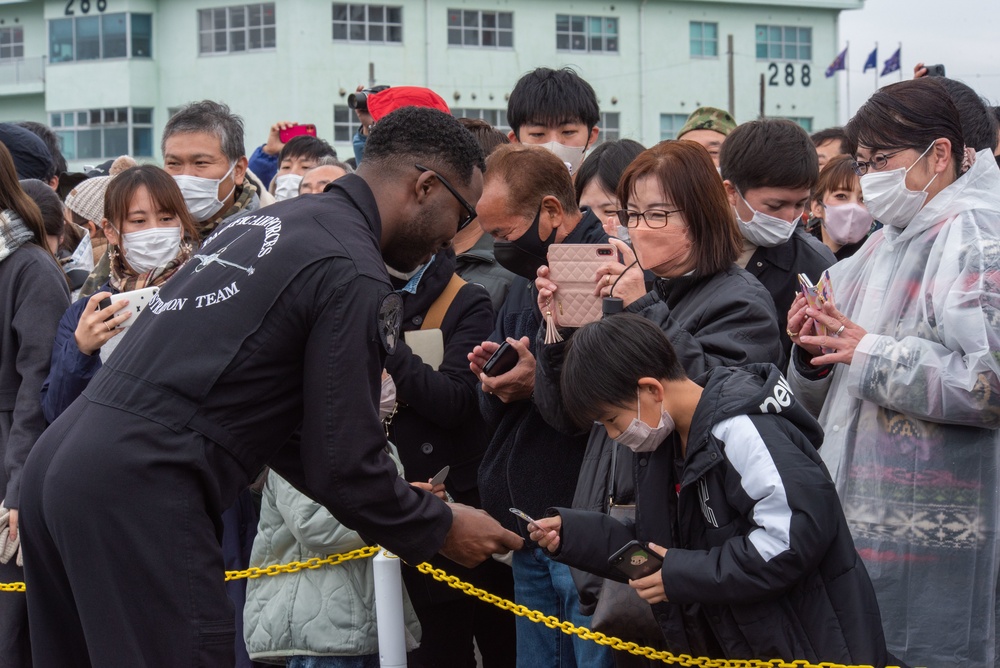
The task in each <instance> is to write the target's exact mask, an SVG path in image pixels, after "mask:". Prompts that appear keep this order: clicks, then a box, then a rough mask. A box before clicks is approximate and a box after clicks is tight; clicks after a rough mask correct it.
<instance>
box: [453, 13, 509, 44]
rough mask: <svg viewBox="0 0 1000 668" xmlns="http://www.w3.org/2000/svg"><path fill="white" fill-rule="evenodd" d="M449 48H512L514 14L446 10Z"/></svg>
mask: <svg viewBox="0 0 1000 668" xmlns="http://www.w3.org/2000/svg"><path fill="white" fill-rule="evenodd" d="M448 44H449V45H450V46H482V47H487V48H494V49H496V48H504V49H510V48H513V47H514V13H513V12H485V11H479V10H475V9H472V10H469V9H449V10H448Z"/></svg>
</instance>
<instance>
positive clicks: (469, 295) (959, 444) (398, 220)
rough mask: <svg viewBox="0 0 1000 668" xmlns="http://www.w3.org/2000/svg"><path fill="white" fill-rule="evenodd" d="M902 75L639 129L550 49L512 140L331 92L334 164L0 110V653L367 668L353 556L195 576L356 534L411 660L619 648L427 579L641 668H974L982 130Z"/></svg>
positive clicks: (365, 585) (974, 118)
mask: <svg viewBox="0 0 1000 668" xmlns="http://www.w3.org/2000/svg"><path fill="white" fill-rule="evenodd" d="M925 74H926V71H925V70H923V69H922V68H921V67H920V66H919V65H918V67H917V69H916V70H915V75H916V76H915V78H914V79H913V80H910V81H904V82H900V83H896V84H892V85H890V86H887V87H885V88H883V89H881V90H879V91H877V92H876V93H875V94H874V95H872V97H871V98H870V99H869V100H867V101H866V102H865V103H864V104H863V105H862V106H861V108H860V109H859V110H858V111H857V113H856V114H855V115H854V117H853V118H852V119H851V120H850V121H849V122H848V123H847V125H846V126H845V127H843V128H830V129H826V130H823V131H821V132H818V133H816V134H815V135H813V136H811V137H810V136H809V135H808V134H807V133H806V132H805V131H804V130H803V129H802V128H801V127H800V126H798V125H796V124H795V123H793V122H791V121H788V120H780V119H768V118H761V119H757V120H752V121H748V122H745V123H742V124H737V122H736V121H735V119H734V118H733V117H732V116H731V115H730V114H729V113H727V112H725V111H723V110H721V109H715V108H711V107H703V108H700V109H698V110H696V111H695V112H693V113H692V114H691V116H690V117H689V119H688V122H687V123H686V124H685V125H684V127H683V128H682V129H681V130H680V132H679V134H678V136H677V139H673V140H666V141H662V142H660V143H658V144H656V145H655V146H652V147H649V148H646V147H644V146H642V145H641V144H639V143H638V142H636V141H632V140H630V139H621V140H605V141H602V139H603V138H602V137H601V129H600V127H598V122H599V118H600V113H599V109H598V104H597V99H596V95H595V94H594V91H593V89H592V88H591V86H590V85H589V84H588V83H587V82H586V81H585V80H584V79H583V78H581V77H580V76H579V75H578V74H577V73H576V72H574V71H572V70H569V69H563V70H552V69H548V68H539V69H537V70H534V71H531V72H529V73H527V74H525V75H524V76H523V77H521V78H520V79H519V80H518V81H517V82H516V84H515V85H514V87H513V89H512V90H511V93H510V95H509V99H508V113H507V120H508V123H509V124H510V128H511V129H510V131H509V132H507V133H504V132H501V131H500V130H498V129H496V128H494V127H492V126H490V125H489V124H488V123H486V122H484V121H482V120H479V119H455V118H453V117H452V116H451V114H450V110H449V108H448V106H447V104H446V103H445V101H444V100H443V99H442V98H441V97H440V96H438V95H437V94H436V93H434V92H433V91H431V90H428V89H425V88H419V87H413V86H394V87H376V88H375V89H370V90H362V89H360V88H359V91H358V99H360V100H362V102H361V103H359V104H358V105H357V107H358V108H357V110H356V111H357V114H358V118H359V121H360V124H361V125H360V129H359V131H358V133H357V136H356V137H355V139H354V149H355V150H354V153H355V155H354V156H352V157H350V158H349V159H343V158H341V157H340V156H338V155H337V152H336V151H335V150H334V148H333V147H332V146H331V145H330V144H328V143H327V142H326V141H324V140H323V139H322V138H320V137H317V136H315V134H313V133H309V132H299V130H305V128H303V127H301V126H299V125H298V124H297V123H294V122H292V121H286V120H282V121H277V122H275V123H274V125H273V126H272V127H271V129H270V132H269V134H268V136H267V137H266V140H265V141H264V142H263V143H262V144H260V145H258V146H256V148H254V150H252V151H250V155H249V156H248V155H247V153H248V152H247V146H246V141H245V137H244V128H243V124H242V121H241V119H240V117H239V116H238V115H237V114H236V113H235V112H234V111H233V110H231V109H230V108H229V107H228V106H226V105H225V104H223V103H222V102H217V101H210V100H205V101H201V102H195V103H192V104H189V105H187V106H185V107H183V108H181V109H180V110H179V111H177V113H176V114H175V115H174V116H172V117H171V119H170V120H169V122H168V123H167V125H166V127H165V129H164V132H163V137H162V142H161V148H162V154H163V164H162V166H160V165H153V164H143V165H139V164H137V163H136V161H135V160H133V159H132V158H130V157H129V156H121V157H119V158H117V159H114V160H109V161H108V162H106V163H104V164H102V165H98V166H96V167H94V168H93V169H90V170H88V171H87V172H86V173H73V172H69V171H67V166H66V162H65V160H64V159H63V158H62V156H61V154H60V152H59V146H58V141H57V139H56V137H55V135H54V133H53V132H52V130H51V129H50V128H47V127H46V126H44V125H41V124H38V123H31V122H25V123H19V124H9V123H4V124H0V294H2V295H3V297H4V298H3V300H0V315H2V318H3V320H2V329H0V453H2V456H3V464H4V465H3V468H2V470H0V482H2V483H3V486H2V487H0V491H2V495H3V503H2V505H0V581H2V582H18V581H24V582H25V583H26V593H13V592H7V593H0V628H2V629H3V630H4V631H5V633H3V634H0V666H17V667H21V666H31V665H34V666H42V667H49V666H52V667H55V666H60V667H61V666H88V665H93V666H102V667H104V666H139V665H142V666H178V665H192V666H195V665H197V666H239V667H241V668H243V667H248V666H255V665H265V664H279V665H287V666H290V667H292V668H372V667H374V666H378V665H379V647H378V633H377V627H378V618H377V610H376V609H375V596H374V576H373V566H372V561H371V560H368V559H359V560H352V561H348V562H345V563H341V564H338V565H335V566H330V567H326V568H322V569H317V570H307V571H302V572H300V573H296V574H291V575H288V574H285V575H279V576H275V577H262V578H258V579H252V580H249V581H247V580H236V581H232V582H228V583H227V582H224V581H223V577H222V575H223V571H224V570H227V569H230V570H233V569H246V568H248V567H251V566H256V567H261V568H263V567H266V566H268V565H271V564H275V563H285V562H289V561H302V560H306V559H309V558H312V557H325V556H326V555H329V554H337V553H344V552H349V551H351V550H354V549H356V548H359V547H363V546H365V545H376V544H377V545H380V546H382V547H384V548H386V549H388V550H390V551H391V552H393V553H394V554H396V555H398V556H399V557H400V558H401V559H402V560H403V562H404V566H403V581H404V592H403V595H404V617H405V629H404V633H405V641H406V647H407V650H408V653H407V657H408V663H409V665H410V666H415V667H417V668H442V667H443V668H449V667H452V666H454V667H457V668H466V667H470V668H471V667H473V666H476V665H477V662H478V664H479V665H482V666H484V667H485V668H503V667H513V666H517V667H518V668H566V667H567V666H580V667H581V668H584V667H586V668H592V667H594V668H601V667H608V668H610V667H612V666H616V667H631V666H648V665H653V664H651V662H650V660H648V659H645V658H642V657H637V656H634V655H630V654H627V653H624V652H615V651H612V650H611V649H609V648H607V647H605V646H602V645H600V644H597V643H594V642H592V641H588V640H584V639H582V638H580V637H578V636H570V635H567V634H564V633H561V632H560V631H559V630H557V629H552V628H549V627H548V626H546V625H544V624H539V623H535V622H533V621H531V620H530V619H528V618H526V617H520V616H518V617H515V616H514V615H511V614H510V613H508V612H505V611H502V610H500V609H499V608H496V607H494V606H491V605H489V604H488V603H484V602H482V601H479V600H477V599H475V598H473V597H470V596H468V595H466V594H464V593H462V592H460V591H458V590H455V589H452V588H450V587H448V586H446V585H445V584H442V583H440V582H437V581H435V580H432V579H431V578H428V577H426V576H424V575H423V574H421V573H420V572H419V571H417V570H416V568H414V566H416V565H417V564H420V563H422V562H425V561H429V562H430V563H431V564H433V565H435V566H438V567H440V568H442V569H444V570H445V571H447V572H448V573H450V574H453V575H457V576H458V577H459V578H460V579H462V580H464V581H466V582H471V583H472V584H474V585H475V586H477V587H479V588H482V589H485V590H487V591H489V592H491V593H493V594H497V595H500V596H502V597H504V598H507V599H511V600H513V601H515V602H516V603H518V604H521V605H524V606H527V607H528V608H531V609H533V610H538V611H540V612H542V613H544V614H546V615H554V616H556V617H558V618H560V619H563V620H569V621H571V622H572V623H574V624H576V625H579V626H584V627H587V628H593V629H595V630H598V631H603V632H605V633H607V634H609V635H614V636H617V637H620V638H622V639H623V640H626V641H634V642H637V643H640V644H641V645H645V646H651V647H654V648H656V649H661V650H667V651H669V652H671V653H674V654H689V655H695V656H707V657H713V658H728V659H752V658H756V659H775V658H782V659H786V660H795V659H801V660H807V661H809V662H813V663H818V662H833V663H840V664H852V665H853V664H864V665H874V666H886V665H899V666H906V665H914V666H943V665H962V666H981V667H992V666H994V665H996V663H997V654H998V648H1000V640H998V636H997V621H998V620H1000V606H998V591H1000V536H998V525H1000V480H998V468H1000V447H998V446H1000V438H998V436H1000V431H998V430H1000V354H998V353H997V351H998V350H1000V167H998V163H1000V158H995V154H998V136H1000V130H998V129H1000V122H998V119H1000V108H997V107H991V106H990V105H989V104H988V103H987V102H986V101H985V100H983V99H982V98H981V97H980V96H979V95H977V94H976V93H975V91H973V90H972V89H971V88H969V87H968V86H966V85H965V84H962V83H961V82H958V81H954V80H950V79H945V78H942V77H933V78H931V77H927V76H925ZM289 130H293V131H294V132H291V134H293V135H294V136H292V137H291V138H289V137H288V134H289ZM574 248H582V249H594V250H597V251H598V252H599V253H602V254H603V255H601V256H600V257H602V258H603V259H602V260H601V261H600V263H599V264H596V265H595V264H593V263H591V264H588V265H586V266H585V268H582V269H580V270H579V271H577V272H576V274H577V278H576V282H575V283H573V284H570V283H567V282H566V281H567V280H568V279H567V278H566V276H567V274H566V273H558V272H556V271H554V268H555V267H556V265H555V264H554V260H553V258H554V257H556V255H561V254H560V253H558V252H559V251H563V250H565V251H572V250H573V249H574ZM561 256H562V257H565V255H561ZM560 283H562V284H560ZM578 284H582V289H581V287H580V285H578ZM817 286H818V287H817ZM574 300H575V301H574ZM580 302H585V303H589V304H592V305H600V310H601V311H603V316H602V317H598V316H594V317H592V318H589V319H588V321H587V322H583V323H581V322H577V321H575V320H573V319H572V318H570V317H568V314H567V310H569V309H572V308H573V307H572V306H571V304H573V303H577V304H578V303H580ZM564 307H565V309H566V310H564ZM570 323H572V324H573V325H574V326H567V325H568V324H570ZM514 510H516V511H517V512H516V513H515V512H512V511H514ZM647 566H648V567H649V568H648V569H647V568H646V567H647ZM630 569H631V570H630Z"/></svg>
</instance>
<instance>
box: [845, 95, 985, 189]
mask: <svg viewBox="0 0 1000 668" xmlns="http://www.w3.org/2000/svg"><path fill="white" fill-rule="evenodd" d="M938 78H939V77H933V78H928V77H922V78H920V79H911V80H909V81H900V82H899V83H894V84H891V85H889V86H886V87H885V88H882V89H880V90H877V91H875V93H874V94H872V96H871V97H870V98H868V101H867V102H865V103H864V104H863V105H861V108H860V109H858V111H857V112H856V113H855V114H854V118H852V119H851V120H850V121H849V122H848V123H847V125H846V126H845V127H844V130H845V131H846V132H847V141H848V144H849V145H848V149H849V152H850V153H851V155H857V152H858V146H859V145H862V146H865V147H867V148H870V149H871V150H872V151H873V152H875V151H885V150H890V149H907V148H909V149H913V150H915V151H919V152H921V153H923V152H924V151H926V150H927V148H928V147H929V146H930V145H931V143H932V142H934V141H935V140H937V139H942V138H944V139H947V140H949V141H950V142H951V155H952V161H953V163H954V166H955V175H956V176H958V175H959V174H961V173H962V159H963V157H964V155H963V150H962V149H963V145H964V143H965V140H964V139H962V121H961V117H960V116H959V114H958V108H957V107H956V106H955V103H954V102H953V101H952V99H951V96H950V95H948V91H947V90H946V89H945V87H944V86H942V85H941V82H940V81H938V80H937V79H938Z"/></svg>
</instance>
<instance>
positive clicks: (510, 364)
mask: <svg viewBox="0 0 1000 668" xmlns="http://www.w3.org/2000/svg"><path fill="white" fill-rule="evenodd" d="M515 366H517V350H515V349H514V347H513V346H512V345H510V343H509V342H508V341H504V342H503V343H501V344H500V347H499V348H497V350H496V352H494V353H493V354H492V355H490V358H489V359H488V360H486V364H485V365H484V366H483V373H485V374H486V375H487V376H490V377H491V378H492V377H496V376H502V375H503V374H505V373H507V372H508V371H510V370H511V369H513V368H514V367H515Z"/></svg>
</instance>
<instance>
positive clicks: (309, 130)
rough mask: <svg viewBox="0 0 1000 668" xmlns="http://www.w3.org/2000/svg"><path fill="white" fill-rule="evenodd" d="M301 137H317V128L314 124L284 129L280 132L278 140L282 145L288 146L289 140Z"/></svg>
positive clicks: (296, 125)
mask: <svg viewBox="0 0 1000 668" xmlns="http://www.w3.org/2000/svg"><path fill="white" fill-rule="evenodd" d="M300 135H309V136H310V137H315V136H316V126H315V125H313V124H312V123H301V124H300V123H296V124H295V125H292V126H291V127H287V128H282V129H281V130H279V131H278V140H279V141H280V142H281V143H282V144H287V143H288V140H289V139H292V138H293V137H298V136H300Z"/></svg>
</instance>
